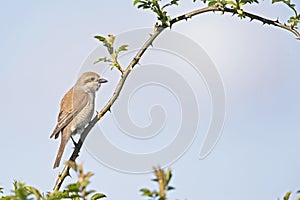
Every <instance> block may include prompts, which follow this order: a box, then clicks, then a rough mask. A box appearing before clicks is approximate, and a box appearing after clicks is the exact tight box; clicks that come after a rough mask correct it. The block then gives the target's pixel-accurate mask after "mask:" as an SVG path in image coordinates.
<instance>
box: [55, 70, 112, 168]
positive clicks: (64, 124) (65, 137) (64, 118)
mask: <svg viewBox="0 0 300 200" xmlns="http://www.w3.org/2000/svg"><path fill="white" fill-rule="evenodd" d="M106 82H107V80H105V79H103V78H101V77H100V76H99V75H98V74H97V73H94V72H85V73H83V74H82V75H81V76H80V77H79V79H78V80H77V82H76V83H75V85H74V86H73V87H72V88H71V89H70V90H69V91H68V92H67V93H66V94H65V96H64V97H63V99H62V100H61V103H60V111H59V115H58V119H57V124H56V127H55V129H54V131H53V133H52V134H51V136H50V138H52V137H54V138H55V139H56V138H57V137H58V136H59V133H61V142H60V146H59V149H58V153H57V156H56V160H55V163H54V166H53V168H56V167H58V166H59V163H60V160H61V157H62V154H63V151H64V149H65V147H66V144H67V142H68V141H69V139H70V137H71V135H73V134H77V133H79V134H80V133H81V132H82V131H83V129H84V127H85V126H86V125H87V124H88V123H89V122H90V120H91V119H92V116H93V113H94V105H95V94H96V91H97V90H98V89H99V88H100V86H101V83H106Z"/></svg>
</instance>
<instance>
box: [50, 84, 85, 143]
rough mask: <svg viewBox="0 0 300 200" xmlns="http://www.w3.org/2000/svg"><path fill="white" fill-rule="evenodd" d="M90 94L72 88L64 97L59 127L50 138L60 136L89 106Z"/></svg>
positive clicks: (57, 126)
mask: <svg viewBox="0 0 300 200" xmlns="http://www.w3.org/2000/svg"><path fill="white" fill-rule="evenodd" d="M87 103H88V94H86V93H85V92H83V91H81V90H74V88H71V89H70V90H69V91H68V92H67V93H66V94H65V96H64V97H63V99H62V101H61V104H60V112H59V115H58V119H57V125H56V127H55V129H54V131H53V133H52V134H51V136H50V138H52V137H53V136H55V139H56V138H57V137H58V136H59V132H60V131H61V130H62V129H64V128H65V127H66V126H67V125H68V124H69V123H70V122H71V121H72V120H73V119H74V117H76V115H77V114H78V113H79V112H80V111H81V110H82V109H83V108H84V107H85V106H86V105H87Z"/></svg>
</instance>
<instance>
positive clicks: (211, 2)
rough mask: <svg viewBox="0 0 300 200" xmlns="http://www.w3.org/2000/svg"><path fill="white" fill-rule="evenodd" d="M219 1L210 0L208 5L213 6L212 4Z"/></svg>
mask: <svg viewBox="0 0 300 200" xmlns="http://www.w3.org/2000/svg"><path fill="white" fill-rule="evenodd" d="M217 2H218V1H210V2H209V3H208V6H209V7H212V6H214V5H215V4H216V3H217Z"/></svg>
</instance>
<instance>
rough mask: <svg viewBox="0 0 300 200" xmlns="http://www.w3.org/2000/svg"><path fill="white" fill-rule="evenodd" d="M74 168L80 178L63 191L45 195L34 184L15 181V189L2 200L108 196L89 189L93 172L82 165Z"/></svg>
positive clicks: (1, 199) (44, 199)
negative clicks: (86, 170)
mask: <svg viewBox="0 0 300 200" xmlns="http://www.w3.org/2000/svg"><path fill="white" fill-rule="evenodd" d="M72 168H73V169H74V170H75V172H76V173H77V175H78V180H77V182H76V183H71V184H69V185H67V186H66V188H65V189H64V190H63V191H55V192H52V193H50V192H49V193H47V194H46V195H45V194H42V193H41V192H40V191H39V190H38V189H36V188H34V187H32V186H27V185H25V184H24V183H22V182H19V181H15V182H14V184H13V185H14V189H13V191H12V194H11V195H7V196H2V197H0V200H32V199H36V200H59V199H72V200H87V199H90V200H97V199H101V198H104V197H106V196H105V195H104V194H102V193H95V191H94V190H88V189H87V186H88V185H89V184H90V178H91V177H92V176H93V173H91V172H87V173H84V172H83V169H82V165H79V166H76V165H73V166H72ZM0 193H3V189H2V188H0ZM90 196H91V197H90Z"/></svg>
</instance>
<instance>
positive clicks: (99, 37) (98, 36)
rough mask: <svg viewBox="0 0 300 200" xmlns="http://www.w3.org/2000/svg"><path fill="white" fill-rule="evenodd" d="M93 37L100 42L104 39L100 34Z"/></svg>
mask: <svg viewBox="0 0 300 200" xmlns="http://www.w3.org/2000/svg"><path fill="white" fill-rule="evenodd" d="M94 38H96V39H98V40H99V41H101V42H104V41H106V38H105V37H103V36H100V35H96V36H94Z"/></svg>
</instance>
